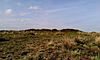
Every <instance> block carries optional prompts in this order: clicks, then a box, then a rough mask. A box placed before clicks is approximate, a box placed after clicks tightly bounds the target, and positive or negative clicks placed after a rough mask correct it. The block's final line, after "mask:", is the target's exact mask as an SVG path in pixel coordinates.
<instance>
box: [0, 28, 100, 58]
mask: <svg viewBox="0 0 100 60" xmlns="http://www.w3.org/2000/svg"><path fill="white" fill-rule="evenodd" d="M0 60H100V33H95V32H90V33H88V32H82V31H80V30H75V29H62V30H57V29H52V30H50V29H41V30H39V29H28V30H21V31H0Z"/></svg>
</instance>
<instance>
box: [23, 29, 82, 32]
mask: <svg viewBox="0 0 100 60" xmlns="http://www.w3.org/2000/svg"><path fill="white" fill-rule="evenodd" d="M24 31H50V32H70V31H72V32H82V31H80V30H78V29H61V30H58V29H27V30H24Z"/></svg>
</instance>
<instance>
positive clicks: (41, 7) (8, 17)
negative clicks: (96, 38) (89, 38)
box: [0, 0, 100, 32]
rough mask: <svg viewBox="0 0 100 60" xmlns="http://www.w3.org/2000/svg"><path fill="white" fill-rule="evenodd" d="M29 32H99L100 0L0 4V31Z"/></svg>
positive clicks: (11, 0) (1, 1)
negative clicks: (75, 30)
mask: <svg viewBox="0 0 100 60" xmlns="http://www.w3.org/2000/svg"><path fill="white" fill-rule="evenodd" d="M30 28H36V29H37V28H50V29H53V28H57V29H64V28H75V29H80V30H82V31H99V32H100V0H0V30H9V29H10V30H13V29H15V30H16V29H17V30H20V29H30Z"/></svg>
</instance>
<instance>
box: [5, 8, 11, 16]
mask: <svg viewBox="0 0 100 60" xmlns="http://www.w3.org/2000/svg"><path fill="white" fill-rule="evenodd" d="M4 14H5V15H7V16H9V15H11V14H12V9H6V10H5V12H4Z"/></svg>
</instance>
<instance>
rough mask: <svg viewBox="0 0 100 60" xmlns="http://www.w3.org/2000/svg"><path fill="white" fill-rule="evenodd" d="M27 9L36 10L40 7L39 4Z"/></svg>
mask: <svg viewBox="0 0 100 60" xmlns="http://www.w3.org/2000/svg"><path fill="white" fill-rule="evenodd" d="M28 9H31V10H38V9H40V8H39V6H30V7H29V8H28Z"/></svg>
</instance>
